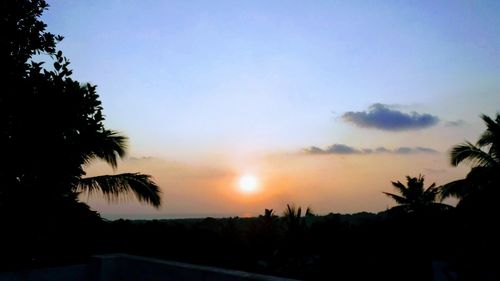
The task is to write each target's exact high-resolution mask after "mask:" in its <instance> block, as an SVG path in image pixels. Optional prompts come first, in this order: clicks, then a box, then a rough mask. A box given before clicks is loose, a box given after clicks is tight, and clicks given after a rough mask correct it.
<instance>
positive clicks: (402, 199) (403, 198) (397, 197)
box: [382, 192, 408, 205]
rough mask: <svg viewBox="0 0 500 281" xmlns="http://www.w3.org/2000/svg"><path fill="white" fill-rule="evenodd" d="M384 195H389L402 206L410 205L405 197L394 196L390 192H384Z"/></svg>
mask: <svg viewBox="0 0 500 281" xmlns="http://www.w3.org/2000/svg"><path fill="white" fill-rule="evenodd" d="M382 193H384V194H385V195H387V196H389V197H390V198H392V199H393V200H394V201H396V203H398V204H402V205H403V204H408V200H407V199H406V198H405V197H402V196H399V195H396V194H393V193H389V192H382Z"/></svg>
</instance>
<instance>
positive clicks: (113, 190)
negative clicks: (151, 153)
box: [76, 173, 161, 208]
mask: <svg viewBox="0 0 500 281" xmlns="http://www.w3.org/2000/svg"><path fill="white" fill-rule="evenodd" d="M76 191H77V192H82V191H84V192H89V193H93V192H96V191H100V192H102V193H103V194H104V196H106V198H107V199H108V200H113V199H117V198H118V197H119V196H120V195H122V194H133V195H135V197H136V198H137V199H138V200H139V201H141V202H145V203H148V204H150V205H152V206H154V207H156V208H158V207H160V205H161V198H160V189H159V187H158V186H157V185H156V183H155V182H154V181H153V180H152V179H151V176H149V175H144V174H140V173H124V174H118V175H104V176H97V177H90V178H83V179H81V180H80V182H79V183H78V185H77V186H76Z"/></svg>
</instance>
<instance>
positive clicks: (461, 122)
mask: <svg viewBox="0 0 500 281" xmlns="http://www.w3.org/2000/svg"><path fill="white" fill-rule="evenodd" d="M465 124H466V123H465V121H464V120H461V119H459V120H455V121H448V122H446V123H445V126H446V127H462V126H464V125H465Z"/></svg>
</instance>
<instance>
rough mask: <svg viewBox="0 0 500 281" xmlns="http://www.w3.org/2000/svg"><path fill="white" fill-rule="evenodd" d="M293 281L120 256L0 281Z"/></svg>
mask: <svg viewBox="0 0 500 281" xmlns="http://www.w3.org/2000/svg"><path fill="white" fill-rule="evenodd" d="M4 280H5V281H35V280H36V281H49V280H50V281H63V280H64V281H66V280H71V281H160V280H161V281H209V280H211V281H250V280H260V281H293V280H292V279H286V278H278V277H273V276H267V275H261V274H254V273H248V272H243V271H236V270H228V269H221V268H215V267H209V266H199V265H192V264H186V263H180V262H172V261H163V260H158V259H152V258H144V257H137V256H130V255H123V254H115V255H105V256H95V257H93V258H92V260H91V261H90V262H89V264H86V265H74V266H67V267H59V268H45V269H37V270H31V271H19V272H3V273H0V281H4Z"/></svg>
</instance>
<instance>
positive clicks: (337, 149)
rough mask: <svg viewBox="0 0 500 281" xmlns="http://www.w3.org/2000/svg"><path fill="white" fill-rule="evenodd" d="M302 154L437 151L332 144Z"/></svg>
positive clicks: (431, 150) (416, 148)
mask: <svg viewBox="0 0 500 281" xmlns="http://www.w3.org/2000/svg"><path fill="white" fill-rule="evenodd" d="M304 152H305V153H307V154H363V155H367V154H383V153H392V154H436V153H438V151H437V150H435V149H433V148H429V147H422V146H416V147H405V146H403V147H397V148H395V149H388V148H385V147H382V146H381V147H377V148H375V149H371V148H355V147H352V146H348V145H345V144H333V145H330V146H329V147H327V148H326V149H322V148H319V147H317V146H311V147H309V148H306V149H304Z"/></svg>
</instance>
